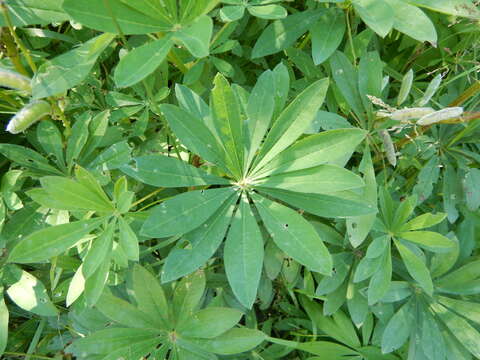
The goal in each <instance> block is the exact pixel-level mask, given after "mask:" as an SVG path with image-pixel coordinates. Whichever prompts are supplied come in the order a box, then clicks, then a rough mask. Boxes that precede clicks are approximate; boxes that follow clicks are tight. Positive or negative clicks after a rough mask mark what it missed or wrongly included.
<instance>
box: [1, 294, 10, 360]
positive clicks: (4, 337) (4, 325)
mask: <svg viewBox="0 0 480 360" xmlns="http://www.w3.org/2000/svg"><path fill="white" fill-rule="evenodd" d="M0 289H1V290H2V291H1V292H2V295H1V296H2V297H1V298H0V355H1V354H3V352H4V351H5V349H6V347H7V341H8V318H9V313H8V308H7V306H6V305H5V299H4V297H3V288H0Z"/></svg>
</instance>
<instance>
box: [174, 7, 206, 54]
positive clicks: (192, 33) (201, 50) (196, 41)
mask: <svg viewBox="0 0 480 360" xmlns="http://www.w3.org/2000/svg"><path fill="white" fill-rule="evenodd" d="M212 31H213V21H212V19H211V18H210V16H207V15H203V16H200V17H199V18H198V19H197V20H195V22H194V23H192V24H191V25H190V26H188V27H186V28H182V29H180V30H179V31H176V32H175V33H174V35H173V39H174V40H177V41H179V42H180V43H181V44H182V45H184V46H185V47H186V48H187V50H188V51H190V53H191V54H192V55H193V56H195V57H196V58H203V57H205V56H208V55H209V54H210V51H209V49H210V41H211V38H212Z"/></svg>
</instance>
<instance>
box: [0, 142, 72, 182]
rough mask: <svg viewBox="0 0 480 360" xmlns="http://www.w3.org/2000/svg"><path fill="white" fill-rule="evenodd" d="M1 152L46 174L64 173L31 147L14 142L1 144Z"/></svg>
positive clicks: (14, 160)
mask: <svg viewBox="0 0 480 360" xmlns="http://www.w3.org/2000/svg"><path fill="white" fill-rule="evenodd" d="M0 154H2V155H3V156H5V157H6V158H7V159H9V160H10V161H12V162H14V163H17V164H19V165H21V166H24V167H26V168H27V169H33V170H37V171H41V172H43V173H46V174H55V175H63V174H62V173H61V171H59V170H57V169H56V168H54V167H53V166H52V165H50V164H49V162H48V160H47V159H46V158H44V157H43V156H42V155H40V154H39V153H37V152H36V151H33V150H32V149H29V148H26V147H23V146H20V145H14V144H0Z"/></svg>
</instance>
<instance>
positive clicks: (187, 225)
mask: <svg viewBox="0 0 480 360" xmlns="http://www.w3.org/2000/svg"><path fill="white" fill-rule="evenodd" d="M233 193H234V189H233V188H231V187H227V188H219V189H208V190H195V191H189V192H185V193H182V194H180V195H177V196H175V197H174V198H173V199H170V200H166V201H165V202H164V203H162V204H161V205H158V206H156V207H155V208H154V209H153V210H152V211H151V212H150V215H149V217H148V219H147V220H146V221H145V223H144V225H143V227H142V230H141V233H142V235H145V236H150V237H167V236H171V235H181V234H185V233H187V232H189V231H191V230H193V229H195V228H197V227H198V226H200V225H202V224H203V223H204V222H205V221H206V220H207V219H208V218H209V217H210V216H211V215H212V214H213V213H214V212H215V211H216V210H217V209H218V208H219V207H220V206H222V204H223V203H224V202H225V201H226V200H227V199H228V198H229V197H230V196H232V194H233Z"/></svg>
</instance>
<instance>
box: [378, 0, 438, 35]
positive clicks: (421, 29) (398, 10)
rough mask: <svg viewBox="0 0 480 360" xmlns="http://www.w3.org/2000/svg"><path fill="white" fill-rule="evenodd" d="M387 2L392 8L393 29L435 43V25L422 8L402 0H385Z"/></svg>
mask: <svg viewBox="0 0 480 360" xmlns="http://www.w3.org/2000/svg"><path fill="white" fill-rule="evenodd" d="M387 3H389V4H390V6H391V7H392V9H394V13H395V20H394V21H393V28H394V29H396V30H398V31H400V32H402V33H404V34H407V35H408V36H410V37H412V38H414V39H415V40H418V41H429V42H430V43H432V44H436V43H437V32H436V30H435V26H434V25H433V23H432V21H431V20H430V19H429V17H428V16H427V15H425V13H424V12H423V11H422V10H420V9H419V8H417V7H416V6H412V5H410V4H407V3H406V2H403V1H395V0H387Z"/></svg>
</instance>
